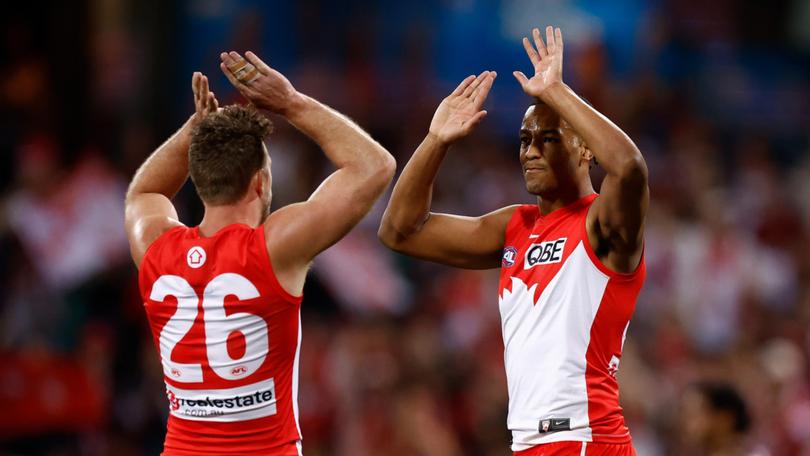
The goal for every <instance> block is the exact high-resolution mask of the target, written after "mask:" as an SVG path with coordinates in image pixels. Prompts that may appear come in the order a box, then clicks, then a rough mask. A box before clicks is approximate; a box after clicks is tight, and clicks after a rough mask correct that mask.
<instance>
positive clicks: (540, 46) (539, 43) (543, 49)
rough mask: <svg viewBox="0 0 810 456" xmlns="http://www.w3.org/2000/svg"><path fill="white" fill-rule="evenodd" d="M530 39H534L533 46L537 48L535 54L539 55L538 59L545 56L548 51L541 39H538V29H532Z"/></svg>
mask: <svg viewBox="0 0 810 456" xmlns="http://www.w3.org/2000/svg"><path fill="white" fill-rule="evenodd" d="M532 38H534V45H535V46H537V53H538V54H540V58H541V59H542V58H543V57H545V56H547V55H548V52H549V51H548V49H547V48H546V44H545V43H543V38H541V37H540V29H538V28H536V27H535V28H533V29H532Z"/></svg>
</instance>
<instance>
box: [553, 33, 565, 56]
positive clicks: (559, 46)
mask: <svg viewBox="0 0 810 456" xmlns="http://www.w3.org/2000/svg"><path fill="white" fill-rule="evenodd" d="M554 35H555V40H554V41H555V44H556V45H557V49H558V52H559V53H560V54H562V51H563V39H562V30H560V28H559V27H557V29H556V30H555V31H554Z"/></svg>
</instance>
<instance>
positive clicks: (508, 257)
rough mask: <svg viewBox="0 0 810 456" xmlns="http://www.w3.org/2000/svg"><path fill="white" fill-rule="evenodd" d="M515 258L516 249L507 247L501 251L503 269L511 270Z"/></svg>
mask: <svg viewBox="0 0 810 456" xmlns="http://www.w3.org/2000/svg"><path fill="white" fill-rule="evenodd" d="M515 258H517V249H516V248H514V247H512V246H509V247H506V248H505V249H503V260H501V265H502V266H503V267H505V268H511V267H512V266H514V265H515Z"/></svg>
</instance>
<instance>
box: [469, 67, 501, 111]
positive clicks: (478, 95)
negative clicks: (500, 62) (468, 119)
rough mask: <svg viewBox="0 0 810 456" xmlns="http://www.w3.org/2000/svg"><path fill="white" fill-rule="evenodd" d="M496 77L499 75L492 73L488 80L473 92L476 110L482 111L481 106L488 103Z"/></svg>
mask: <svg viewBox="0 0 810 456" xmlns="http://www.w3.org/2000/svg"><path fill="white" fill-rule="evenodd" d="M496 77H498V73H496V72H494V71H491V72H490V73H489V76H487V78H486V80H485V81H484V82H482V83H481V85H480V86H478V88H477V89H475V92H473V95H472V98H473V106H474V107H475V109H481V105H482V104H484V101H486V99H487V96H488V95H489V91H490V89H492V84H494V83H495V78H496Z"/></svg>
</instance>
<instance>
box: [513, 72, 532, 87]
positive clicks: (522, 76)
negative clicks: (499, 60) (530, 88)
mask: <svg viewBox="0 0 810 456" xmlns="http://www.w3.org/2000/svg"><path fill="white" fill-rule="evenodd" d="M512 75H513V76H515V79H517V81H518V82H519V83H520V86H521V87H523V86H525V85H526V84H528V83H529V78H527V77H526V75H525V74H523V72H522V71H513V72H512Z"/></svg>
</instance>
